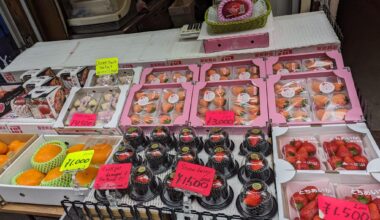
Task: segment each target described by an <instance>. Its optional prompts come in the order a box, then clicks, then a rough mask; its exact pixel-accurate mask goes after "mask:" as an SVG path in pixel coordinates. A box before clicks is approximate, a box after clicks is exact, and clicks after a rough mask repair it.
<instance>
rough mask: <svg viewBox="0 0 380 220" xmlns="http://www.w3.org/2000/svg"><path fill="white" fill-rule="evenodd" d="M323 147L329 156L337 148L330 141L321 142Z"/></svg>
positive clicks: (333, 153)
mask: <svg viewBox="0 0 380 220" xmlns="http://www.w3.org/2000/svg"><path fill="white" fill-rule="evenodd" d="M323 149H324V150H325V151H326V152H327V154H328V155H329V156H333V155H335V153H336V151H337V150H338V145H336V144H332V143H330V142H323Z"/></svg>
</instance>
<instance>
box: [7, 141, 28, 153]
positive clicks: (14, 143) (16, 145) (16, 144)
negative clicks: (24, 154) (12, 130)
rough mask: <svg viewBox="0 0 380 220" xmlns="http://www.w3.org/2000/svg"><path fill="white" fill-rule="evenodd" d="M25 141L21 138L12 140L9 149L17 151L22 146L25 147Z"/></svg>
mask: <svg viewBox="0 0 380 220" xmlns="http://www.w3.org/2000/svg"><path fill="white" fill-rule="evenodd" d="M24 145H25V142H22V141H19V140H14V141H12V142H11V143H10V144H9V145H8V148H9V151H14V152H17V151H19V150H20V149H21V148H22V147H24Z"/></svg>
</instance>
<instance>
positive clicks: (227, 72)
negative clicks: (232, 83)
mask: <svg viewBox="0 0 380 220" xmlns="http://www.w3.org/2000/svg"><path fill="white" fill-rule="evenodd" d="M211 72H212V73H211ZM265 72H266V69H265V62H264V60H263V59H262V58H256V59H249V60H238V61H225V62H217V63H206V64H203V65H202V66H201V73H200V79H199V81H201V82H205V81H226V80H248V79H255V78H264V77H265Z"/></svg>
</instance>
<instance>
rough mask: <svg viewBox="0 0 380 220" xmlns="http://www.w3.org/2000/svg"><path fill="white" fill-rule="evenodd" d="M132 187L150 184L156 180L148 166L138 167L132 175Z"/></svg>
mask: <svg viewBox="0 0 380 220" xmlns="http://www.w3.org/2000/svg"><path fill="white" fill-rule="evenodd" d="M131 177H132V178H131V183H132V185H136V184H143V185H146V184H149V183H150V182H151V181H152V179H153V178H154V176H153V173H152V171H150V170H149V169H148V168H147V167H146V166H139V167H137V168H136V169H135V170H134V171H133V172H132V175H131Z"/></svg>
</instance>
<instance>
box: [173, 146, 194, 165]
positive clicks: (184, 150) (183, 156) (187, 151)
mask: <svg viewBox="0 0 380 220" xmlns="http://www.w3.org/2000/svg"><path fill="white" fill-rule="evenodd" d="M177 161H185V162H189V163H196V162H197V161H198V157H197V153H196V152H195V151H194V150H193V149H192V148H191V147H190V146H186V145H184V146H181V147H180V149H179V152H178V155H177Z"/></svg>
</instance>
